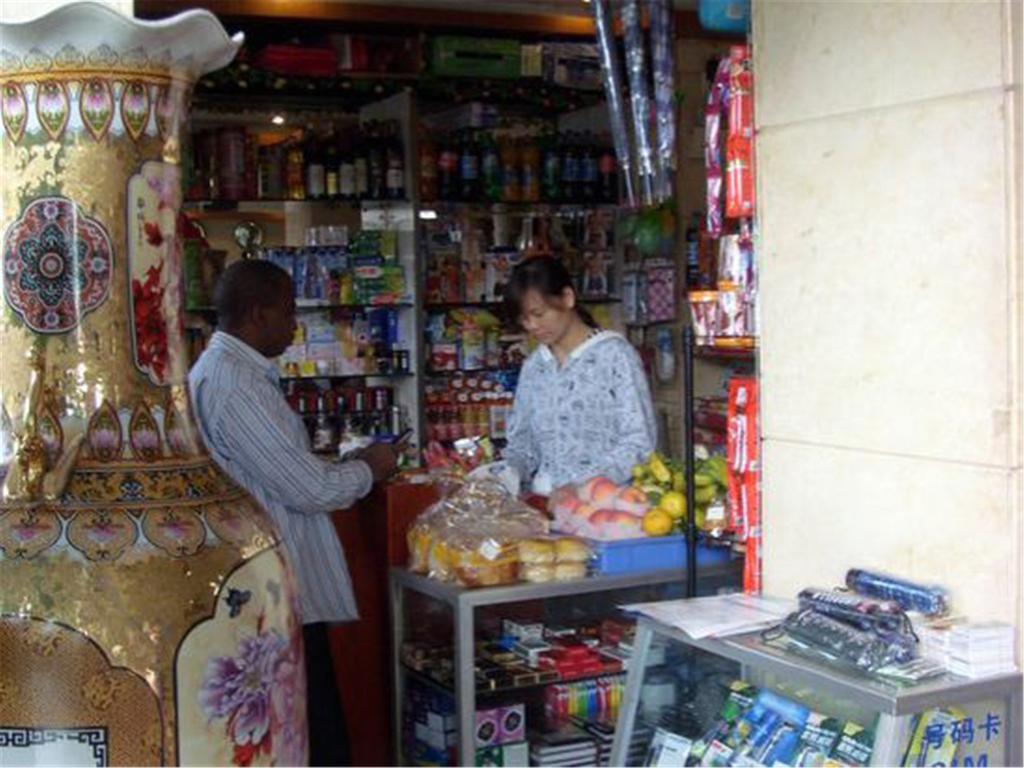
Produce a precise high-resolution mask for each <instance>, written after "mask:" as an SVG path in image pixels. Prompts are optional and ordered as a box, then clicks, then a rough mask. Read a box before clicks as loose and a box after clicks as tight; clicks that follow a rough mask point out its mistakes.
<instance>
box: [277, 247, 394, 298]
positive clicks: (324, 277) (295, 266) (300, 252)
mask: <svg viewBox="0 0 1024 768" xmlns="http://www.w3.org/2000/svg"><path fill="white" fill-rule="evenodd" d="M347 240H348V242H347V244H345V245H340V244H339V245H304V246H287V247H285V246H282V247H276V246H275V247H272V248H264V249H263V251H262V256H263V258H265V259H266V260H267V261H270V262H271V263H273V264H276V265H277V266H279V267H281V268H282V269H283V270H284V271H285V272H287V273H288V274H289V276H290V277H291V278H292V282H293V283H294V285H295V302H296V304H301V305H304V306H315V305H316V304H318V303H319V304H325V305H338V306H354V305H381V306H387V305H396V304H402V303H409V302H411V301H412V297H411V296H410V295H409V293H408V285H409V282H408V280H407V277H406V274H405V268H404V267H403V266H402V265H401V264H400V263H399V262H398V235H397V233H396V232H394V231H390V230H367V229H363V230H359V231H357V232H355V233H354V234H353V235H352V236H351V237H348V238H347Z"/></svg>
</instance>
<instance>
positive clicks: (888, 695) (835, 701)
mask: <svg viewBox="0 0 1024 768" xmlns="http://www.w3.org/2000/svg"><path fill="white" fill-rule="evenodd" d="M655 641H660V642H666V643H669V644H671V645H676V646H686V647H688V648H693V649H697V650H698V651H700V652H703V654H707V655H710V656H714V657H718V658H722V659H727V660H729V661H731V662H733V663H735V664H736V665H737V668H738V677H740V678H742V679H743V680H745V681H748V682H751V683H753V684H754V685H757V686H759V687H762V688H764V687H767V688H770V689H772V690H774V691H776V692H777V693H780V694H781V695H783V696H785V697H789V698H792V699H794V700H796V701H799V702H802V703H807V704H808V705H809V706H811V707H812V708H814V709H816V710H817V711H821V712H824V713H825V714H827V715H830V716H832V717H836V718H840V719H848V718H851V716H852V717H854V718H856V719H857V721H858V722H860V723H861V724H862V725H864V726H866V727H868V728H871V729H873V731H874V735H875V737H874V744H873V748H872V753H871V762H870V764H871V765H875V766H893V765H900V764H902V759H903V755H904V752H905V751H906V748H907V745H908V742H909V739H910V736H911V728H912V725H913V717H914V715H916V714H919V713H921V712H923V711H924V710H927V709H929V708H932V707H950V706H961V707H965V708H968V709H970V706H971V705H972V704H983V705H984V706H986V707H994V708H996V709H997V710H998V714H999V715H1000V717H999V722H1000V723H1002V724H1005V730H1001V731H1000V733H1001V734H1002V736H1003V738H1002V752H1003V754H1002V755H998V754H990V755H989V756H988V758H987V759H986V761H985V762H973V761H972V762H971V763H968V762H966V761H965V762H964V763H963V764H964V765H968V764H974V765H982V764H988V765H1021V764H1022V759H1024V754H1022V751H1021V749H1022V747H1021V730H1020V727H1019V724H1020V721H1021V715H1022V677H1021V674H1020V673H1019V672H1016V673H1012V674H1002V675H996V676H992V677H987V678H979V679H971V678H965V677H957V676H954V675H948V674H947V675H943V676H941V677H938V678H933V679H929V680H924V681H921V682H920V683H917V684H914V685H906V686H897V685H895V684H889V683H885V682H881V681H877V680H873V679H871V678H868V677H865V676H864V675H862V674H859V673H855V672H851V671H845V670H843V669H840V668H839V667H837V666H836V665H835V664H830V663H824V662H819V661H816V660H812V659H808V658H804V657H801V656H796V655H794V654H793V653H791V652H789V651H786V650H783V649H780V648H777V647H775V646H773V645H771V644H770V643H767V642H765V641H764V640H763V639H762V636H761V634H760V633H757V632H755V633H749V634H745V635H738V636H735V637H729V638H705V639H700V640H696V639H694V638H692V637H690V636H689V635H688V634H686V633H685V632H682V631H681V630H679V629H676V628H674V627H671V626H669V625H667V624H664V623H662V622H659V621H655V620H653V619H649V618H644V617H641V618H640V620H639V622H638V625H637V634H636V640H635V647H634V659H635V661H636V663H635V664H634V665H632V666H631V667H630V670H629V672H628V674H627V678H626V692H625V698H624V701H623V705H622V709H621V710H620V712H619V722H618V727H617V728H616V730H615V742H614V746H613V748H612V761H611V764H612V765H627V764H628V763H627V760H626V755H627V750H628V747H629V745H630V742H631V739H632V736H633V731H634V728H635V727H636V724H637V722H638V714H637V713H638V709H641V707H640V705H641V703H642V701H641V700H642V696H643V685H644V680H645V678H646V677H647V675H648V672H649V667H648V664H647V659H648V655H649V653H650V649H651V647H652V643H653V642H655ZM851 713H854V714H852V715H851ZM653 725H656V723H655V724H653ZM700 725H701V726H702V727H703V728H704V729H705V730H706V729H707V728H708V727H709V726H710V725H711V723H701V724H700ZM978 738H979V739H980V738H981V737H980V735H979V736H978Z"/></svg>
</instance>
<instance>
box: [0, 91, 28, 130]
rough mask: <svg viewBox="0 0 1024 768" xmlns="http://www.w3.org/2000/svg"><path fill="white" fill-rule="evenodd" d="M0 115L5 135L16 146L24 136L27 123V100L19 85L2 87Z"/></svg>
mask: <svg viewBox="0 0 1024 768" xmlns="http://www.w3.org/2000/svg"><path fill="white" fill-rule="evenodd" d="M0 115H2V116H3V123H4V129H5V130H6V131H7V135H8V136H10V137H11V141H13V142H14V143H15V144H17V143H18V142H19V141H21V137H22V136H24V135H25V125H26V124H27V123H28V99H26V98H25V89H24V88H23V87H22V86H21V84H20V83H7V84H6V85H4V90H3V101H0Z"/></svg>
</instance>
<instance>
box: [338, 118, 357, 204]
mask: <svg viewBox="0 0 1024 768" xmlns="http://www.w3.org/2000/svg"><path fill="white" fill-rule="evenodd" d="M354 138H355V137H354V136H353V134H352V132H351V131H350V132H348V133H346V134H345V139H346V141H345V142H344V144H343V145H342V147H341V151H340V154H341V157H340V159H339V160H338V196H339V197H340V198H341V199H342V200H353V199H355V197H356V143H355V141H354Z"/></svg>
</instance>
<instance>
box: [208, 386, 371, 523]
mask: <svg viewBox="0 0 1024 768" xmlns="http://www.w3.org/2000/svg"><path fill="white" fill-rule="evenodd" d="M264 400H268V402H264ZM285 407H287V406H285ZM290 416H291V414H290V413H288V412H287V411H283V410H282V403H280V402H279V401H276V400H275V401H273V402H269V398H262V397H260V393H259V391H258V388H257V389H256V391H253V390H245V391H241V390H236V391H234V392H232V393H231V396H230V398H229V399H228V401H227V402H226V403H225V405H224V410H223V413H222V416H221V418H220V420H219V423H218V424H217V426H216V429H217V432H218V434H217V435H216V440H217V444H218V446H220V448H221V451H222V452H223V453H225V454H228V458H230V459H231V460H232V461H234V462H237V463H238V464H239V465H241V467H243V468H244V469H245V471H246V472H247V473H248V474H249V475H251V476H252V477H253V478H254V479H255V480H257V481H258V482H259V483H260V484H261V485H262V486H263V487H264V488H265V489H266V490H267V492H268V493H269V494H270V495H272V496H275V497H276V498H277V499H278V500H279V501H280V502H281V503H282V504H283V505H285V506H286V507H287V508H288V509H291V510H294V511H296V512H305V513H310V514H313V513H323V512H330V511H332V510H335V509H344V508H346V507H349V506H351V505H352V504H353V503H354V502H355V501H356V500H358V499H360V498H362V497H363V496H365V495H366V494H368V493H369V492H370V488H372V487H373V482H374V479H375V477H374V471H373V470H372V469H371V465H370V462H367V461H361V460H357V461H347V462H344V463H341V464H332V463H330V462H327V461H324V460H322V459H320V458H318V457H317V456H315V455H313V454H312V453H310V451H309V450H307V449H306V447H305V446H303V445H299V444H297V443H296V442H295V441H294V440H293V439H292V438H291V437H290V434H289V433H290V431H291V430H290V425H289V424H288V423H287V421H286V419H288V418H290Z"/></svg>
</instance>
